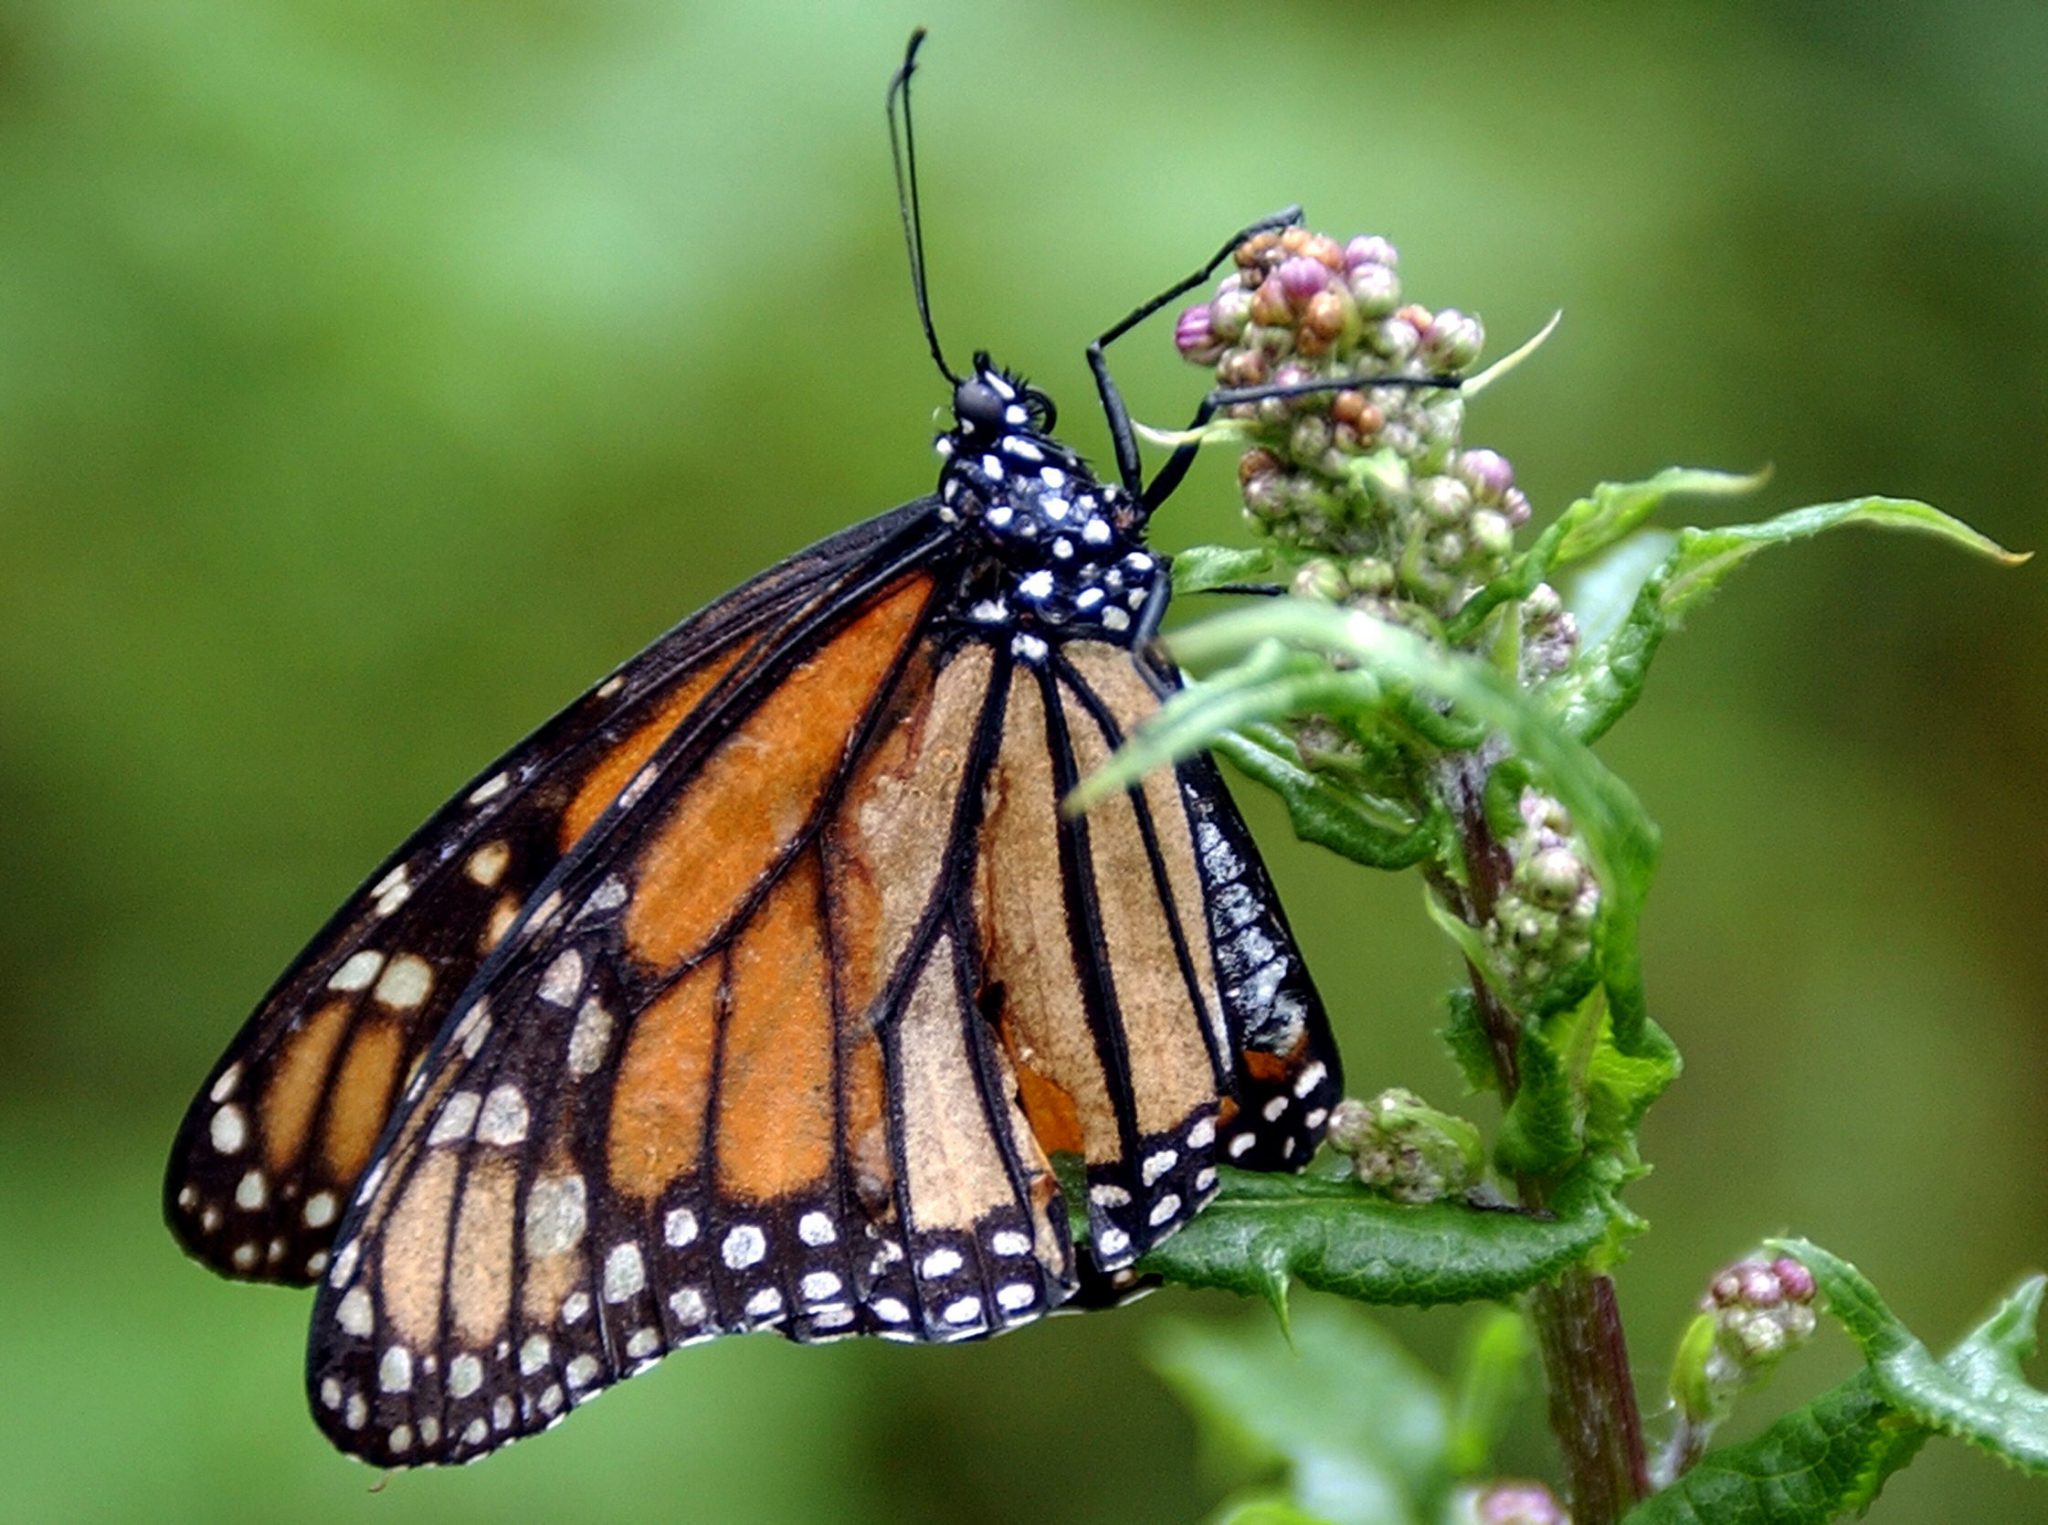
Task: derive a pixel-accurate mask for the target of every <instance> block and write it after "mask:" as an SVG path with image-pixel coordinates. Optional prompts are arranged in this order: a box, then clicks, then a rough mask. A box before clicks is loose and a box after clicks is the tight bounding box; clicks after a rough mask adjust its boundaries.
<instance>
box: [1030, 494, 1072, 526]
mask: <svg viewBox="0 0 2048 1525" xmlns="http://www.w3.org/2000/svg"><path fill="white" fill-rule="evenodd" d="M1038 511H1039V512H1040V513H1042V514H1044V515H1045V517H1046V518H1048V519H1050V520H1052V522H1053V523H1055V524H1058V523H1059V522H1060V521H1061V520H1062V519H1064V518H1066V517H1067V515H1068V513H1070V512H1071V511H1072V505H1070V504H1069V503H1068V502H1067V500H1066V499H1065V498H1056V497H1053V496H1051V495H1050V494H1048V495H1047V496H1045V497H1042V498H1040V499H1039V500H1038Z"/></svg>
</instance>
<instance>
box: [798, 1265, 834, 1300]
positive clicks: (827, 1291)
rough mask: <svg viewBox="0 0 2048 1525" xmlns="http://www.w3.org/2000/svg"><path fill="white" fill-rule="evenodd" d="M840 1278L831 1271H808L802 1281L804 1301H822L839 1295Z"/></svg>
mask: <svg viewBox="0 0 2048 1525" xmlns="http://www.w3.org/2000/svg"><path fill="white" fill-rule="evenodd" d="M839 1286H840V1282H839V1278H838V1277H837V1276H835V1275H834V1274H833V1273H832V1272H830V1271H811V1272H808V1273H806V1275H805V1276H804V1279H803V1283H802V1290H803V1295H804V1301H805V1302H809V1303H822V1302H826V1301H829V1300H830V1299H832V1298H834V1297H837V1296H838V1295H839Z"/></svg>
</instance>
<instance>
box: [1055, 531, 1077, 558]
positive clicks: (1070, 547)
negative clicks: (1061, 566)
mask: <svg viewBox="0 0 2048 1525" xmlns="http://www.w3.org/2000/svg"><path fill="white" fill-rule="evenodd" d="M1052 554H1053V557H1054V559H1055V560H1058V561H1067V560H1070V559H1071V558H1072V557H1073V554H1074V542H1073V541H1071V540H1069V539H1068V538H1067V537H1066V536H1065V535H1061V536H1060V537H1059V538H1058V539H1056V540H1054V541H1053V543H1052Z"/></svg>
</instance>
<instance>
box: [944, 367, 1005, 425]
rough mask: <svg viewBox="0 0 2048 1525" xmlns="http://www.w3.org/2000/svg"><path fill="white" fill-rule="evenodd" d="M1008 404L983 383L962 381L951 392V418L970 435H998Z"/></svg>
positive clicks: (994, 390) (993, 389)
mask: <svg viewBox="0 0 2048 1525" xmlns="http://www.w3.org/2000/svg"><path fill="white" fill-rule="evenodd" d="M1008 406H1009V404H1008V403H1007V402H1006V401H1005V400H1004V399H1003V398H1002V397H1001V396H1000V395H998V393H997V392H996V389H995V388H994V387H992V386H990V385H989V384H988V383H987V382H985V381H980V380H973V381H963V382H961V383H960V385H959V386H958V387H957V388H955V389H954V392H953V416H954V418H956V419H958V420H959V422H960V427H961V428H963V429H965V430H967V431H968V432H969V433H972V434H986V435H994V434H1000V433H1002V431H1003V428H1004V418H1003V413H1004V410H1005V409H1006V408H1007V407H1008Z"/></svg>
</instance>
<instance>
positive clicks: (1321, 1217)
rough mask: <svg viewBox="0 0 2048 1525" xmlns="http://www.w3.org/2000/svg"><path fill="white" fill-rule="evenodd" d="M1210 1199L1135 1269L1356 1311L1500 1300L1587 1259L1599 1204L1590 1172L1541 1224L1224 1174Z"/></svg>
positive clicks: (1601, 1193)
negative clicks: (1306, 1296)
mask: <svg viewBox="0 0 2048 1525" xmlns="http://www.w3.org/2000/svg"><path fill="white" fill-rule="evenodd" d="M1221 1175H1222V1177H1223V1183H1222V1187H1221V1189H1220V1190H1219V1191H1218V1192H1217V1194H1216V1197H1215V1199H1214V1200H1213V1201H1211V1202H1210V1203H1209V1205H1208V1206H1207V1207H1205V1208H1203V1209H1202V1211H1201V1212H1200V1213H1199V1214H1197V1215H1196V1217H1195V1219H1194V1221H1193V1222H1191V1223H1189V1224H1188V1226H1187V1227H1186V1228H1184V1229H1182V1230H1181V1231H1180V1232H1179V1233H1177V1234H1175V1235H1174V1236H1173V1237H1172V1238H1171V1239H1169V1240H1167V1241H1166V1242H1165V1243H1164V1244H1162V1245H1160V1246H1158V1247H1157V1248H1156V1249H1154V1250H1153V1251H1152V1252H1151V1253H1150V1254H1148V1255H1147V1256H1146V1257H1145V1258H1144V1259H1143V1260H1142V1261H1140V1262H1139V1269H1140V1270H1142V1271H1145V1272H1147V1273H1151V1274H1156V1275H1159V1276H1163V1277H1165V1278H1166V1279H1167V1280H1168V1281H1172V1282H1178V1283H1179V1284H1180V1285H1182V1286H1186V1287H1210V1288H1217V1289H1220V1290H1223V1291H1227V1292H1236V1293H1238V1294H1240V1295H1241V1296H1245V1297H1259V1298H1264V1299H1265V1300H1266V1301H1268V1302H1271V1303H1276V1304H1278V1303H1280V1302H1282V1301H1284V1299H1285V1298H1286V1295H1287V1290H1288V1287H1289V1286H1290V1285H1291V1283H1293V1282H1295V1281H1299V1282H1300V1283H1301V1284H1302V1285H1303V1286H1306V1287H1312V1288H1314V1289H1315V1290H1317V1291H1319V1292H1334V1293H1336V1294H1337V1295H1339V1296H1341V1297H1348V1298H1351V1299H1353V1300H1354V1301H1357V1302H1364V1303H1379V1304H1407V1305H1422V1306H1428V1305H1434V1304H1438V1303H1459V1302H1469V1301H1472V1300H1473V1299H1475V1298H1504V1297H1510V1296H1512V1295H1513V1294H1515V1293H1517V1292H1520V1291H1523V1290H1525V1289H1526V1288H1529V1287H1532V1286H1535V1285H1536V1284H1537V1283H1538V1282H1543V1281H1548V1280H1550V1279H1551V1278H1552V1277H1554V1276H1555V1275H1556V1274H1557V1273H1558V1272H1559V1271H1561V1270H1563V1269H1564V1268H1565V1267H1566V1266H1569V1265H1573V1264H1575V1263H1577V1262H1578V1261H1579V1260H1581V1259H1583V1258H1585V1256H1587V1255H1588V1254H1590V1253H1592V1251H1593V1250H1594V1249H1596V1248H1597V1247H1598V1246H1599V1245H1600V1244H1601V1242H1602V1240H1603V1239H1604V1238H1605V1236H1606V1234H1607V1231H1608V1221H1609V1219H1608V1213H1609V1206H1608V1204H1609V1198H1608V1196H1607V1193H1606V1191H1605V1188H1604V1185H1603V1184H1602V1183H1600V1182H1599V1181H1597V1180H1596V1178H1595V1177H1594V1176H1593V1175H1592V1174H1590V1173H1588V1174H1580V1175H1573V1176H1569V1177H1567V1178H1566V1179H1565V1181H1564V1182H1563V1183H1562V1184H1561V1185H1560V1186H1559V1187H1558V1188H1557V1191H1556V1193H1555V1195H1554V1197H1553V1199H1552V1201H1553V1210H1552V1215H1551V1216H1549V1217H1536V1216H1534V1215H1531V1214H1528V1213H1524V1212H1521V1211H1518V1210H1515V1209H1492V1208H1480V1207H1471V1206H1467V1205H1466V1204H1464V1203H1462V1202H1451V1201H1443V1202H1427V1203H1420V1204H1409V1203H1401V1202H1393V1201H1390V1200H1388V1199H1387V1198H1385V1197H1383V1196H1379V1195H1377V1194H1376V1193H1373V1192H1371V1191H1368V1190H1366V1189H1365V1188H1364V1187H1363V1186H1360V1185H1358V1184H1357V1183H1356V1182H1353V1181H1333V1180H1323V1179H1318V1178H1316V1177H1312V1176H1282V1175H1267V1174H1263V1173H1259V1172H1251V1171H1236V1170H1225V1171H1223V1172H1221Z"/></svg>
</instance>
